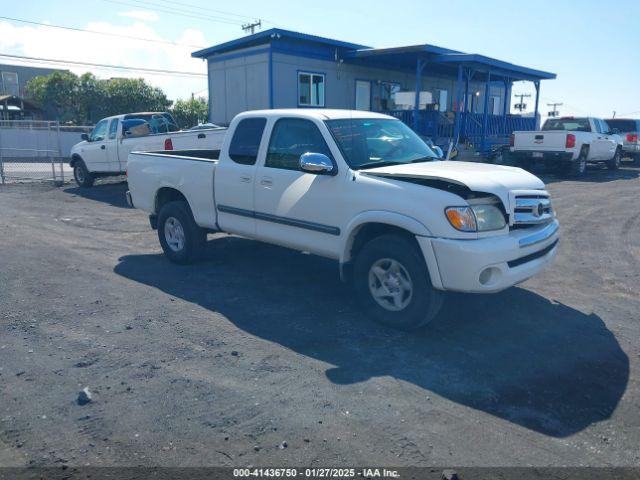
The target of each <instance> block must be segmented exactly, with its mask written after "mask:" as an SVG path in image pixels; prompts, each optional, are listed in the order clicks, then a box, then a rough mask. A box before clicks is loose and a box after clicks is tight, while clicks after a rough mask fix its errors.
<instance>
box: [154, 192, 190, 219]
mask: <svg viewBox="0 0 640 480" xmlns="http://www.w3.org/2000/svg"><path fill="white" fill-rule="evenodd" d="M169 202H186V204H187V205H189V202H188V201H187V198H186V197H185V196H184V195H183V194H182V192H180V190H176V189H175V188H171V187H162V188H161V189H160V190H158V193H156V205H155V212H156V213H160V209H161V208H162V207H164V206H165V205H166V204H167V203H169Z"/></svg>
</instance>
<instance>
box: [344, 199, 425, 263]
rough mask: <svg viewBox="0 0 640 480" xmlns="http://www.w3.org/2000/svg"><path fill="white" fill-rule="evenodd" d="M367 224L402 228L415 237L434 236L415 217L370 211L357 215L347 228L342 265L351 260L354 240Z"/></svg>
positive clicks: (382, 211)
mask: <svg viewBox="0 0 640 480" xmlns="http://www.w3.org/2000/svg"><path fill="white" fill-rule="evenodd" d="M367 223H384V224H387V225H391V226H394V227H398V228H402V229H404V230H407V231H408V232H411V233H413V234H414V235H419V236H422V237H431V236H432V234H431V232H430V231H429V229H428V228H427V227H426V226H425V225H424V224H423V223H421V222H419V221H418V220H416V219H415V218H413V217H408V216H406V215H402V214H399V213H394V212H388V211H385V210H368V211H365V212H362V213H359V214H358V215H356V216H355V217H354V218H353V219H351V221H350V222H349V223H348V224H347V226H346V227H345V234H346V235H345V238H346V241H345V243H344V248H343V249H342V253H341V254H340V265H342V264H344V263H347V262H348V261H349V260H351V246H352V245H353V240H354V238H355V236H356V234H357V233H358V230H360V227H362V226H363V225H365V224H367Z"/></svg>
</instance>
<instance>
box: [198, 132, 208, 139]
mask: <svg viewBox="0 0 640 480" xmlns="http://www.w3.org/2000/svg"><path fill="white" fill-rule="evenodd" d="M198 138H207V136H206V135H205V134H204V133H199V134H198Z"/></svg>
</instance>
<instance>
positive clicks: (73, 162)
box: [69, 153, 82, 167]
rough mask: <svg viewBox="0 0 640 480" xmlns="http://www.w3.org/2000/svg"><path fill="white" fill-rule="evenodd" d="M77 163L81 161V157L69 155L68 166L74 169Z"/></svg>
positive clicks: (75, 154)
mask: <svg viewBox="0 0 640 480" xmlns="http://www.w3.org/2000/svg"><path fill="white" fill-rule="evenodd" d="M78 161H82V157H81V156H80V155H78V154H77V153H74V154H73V155H71V161H70V162H69V166H71V167H74V166H75V164H76V162H78Z"/></svg>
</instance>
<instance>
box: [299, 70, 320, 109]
mask: <svg viewBox="0 0 640 480" xmlns="http://www.w3.org/2000/svg"><path fill="white" fill-rule="evenodd" d="M301 73H307V74H309V75H322V90H323V92H324V95H323V98H322V105H300V74H301ZM310 80H311V83H310V89H309V95H311V88H312V87H313V79H310ZM309 100H311V99H309ZM296 105H298V108H326V105H327V74H326V72H314V71H313V70H296Z"/></svg>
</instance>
